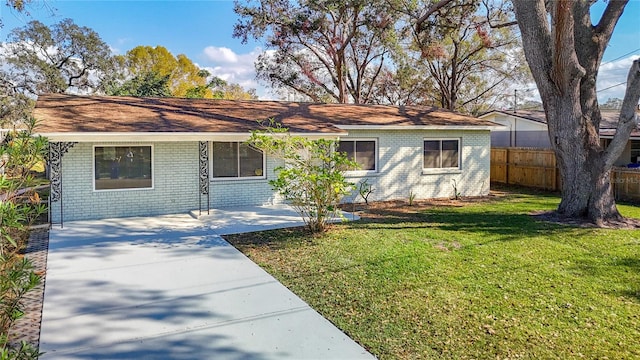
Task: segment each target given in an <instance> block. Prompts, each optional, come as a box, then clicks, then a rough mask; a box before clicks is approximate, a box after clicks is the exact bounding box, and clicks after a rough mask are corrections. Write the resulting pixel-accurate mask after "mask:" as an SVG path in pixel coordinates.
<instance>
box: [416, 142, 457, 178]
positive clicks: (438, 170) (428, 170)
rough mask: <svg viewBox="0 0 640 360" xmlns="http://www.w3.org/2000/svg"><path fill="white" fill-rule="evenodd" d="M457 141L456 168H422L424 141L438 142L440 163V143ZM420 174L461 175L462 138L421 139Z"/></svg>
mask: <svg viewBox="0 0 640 360" xmlns="http://www.w3.org/2000/svg"><path fill="white" fill-rule="evenodd" d="M447 140H457V141H458V166H457V167H446V168H444V167H439V168H426V167H424V142H425V141H440V155H441V156H440V159H441V160H440V161H442V141H447ZM422 173H423V174H425V175H432V174H460V173H462V138H446V137H445V138H423V139H422Z"/></svg>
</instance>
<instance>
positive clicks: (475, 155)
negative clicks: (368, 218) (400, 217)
mask: <svg viewBox="0 0 640 360" xmlns="http://www.w3.org/2000/svg"><path fill="white" fill-rule="evenodd" d="M348 138H376V139H378V151H379V153H378V173H377V174H371V175H367V176H350V177H349V180H350V181H352V182H354V183H356V184H357V183H359V182H360V181H362V180H364V179H365V178H366V179H368V182H369V184H371V185H372V186H373V189H374V192H373V193H372V194H371V195H370V196H369V200H373V201H376V200H396V199H408V198H409V193H410V192H413V193H414V194H415V196H416V197H415V198H416V199H426V198H447V197H451V196H453V194H454V191H453V186H452V185H453V180H454V179H455V181H456V183H457V187H458V192H459V193H460V194H461V195H462V196H479V195H487V194H488V193H489V170H490V160H491V156H490V155H491V154H490V151H491V149H490V143H491V136H490V132H489V131H416V130H403V131H385V132H384V135H382V133H381V132H379V131H355V130H351V131H349V136H347V137H343V139H348ZM429 138H432V139H442V138H459V139H461V144H460V147H461V159H462V163H461V167H460V170H459V171H455V172H446V171H443V172H430V173H426V172H425V173H423V171H422V161H423V160H422V156H423V140H424V139H429ZM345 201H346V202H350V201H355V202H362V201H364V200H363V199H362V198H361V197H360V196H359V194H358V192H357V190H356V191H354V193H353V194H352V195H351V196H350V197H348V198H346V199H345Z"/></svg>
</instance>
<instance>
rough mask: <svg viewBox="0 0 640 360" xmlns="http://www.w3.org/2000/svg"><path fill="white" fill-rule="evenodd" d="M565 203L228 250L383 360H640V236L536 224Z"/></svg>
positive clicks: (421, 214)
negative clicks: (255, 265)
mask: <svg viewBox="0 0 640 360" xmlns="http://www.w3.org/2000/svg"><path fill="white" fill-rule="evenodd" d="M558 202H559V199H558V197H557V196H553V195H544V194H508V195H506V196H504V197H499V198H493V199H492V200H490V201H484V202H478V203H470V204H465V205H464V206H445V205H441V206H433V205H427V206H420V205H418V206H414V207H411V208H409V207H406V206H405V207H395V208H387V209H379V210H371V213H372V214H370V217H369V218H365V219H363V220H360V221H356V222H351V223H346V224H341V225H337V226H335V227H334V228H333V229H331V230H330V231H329V232H327V233H325V234H322V235H320V236H310V235H309V234H306V233H305V232H304V231H302V230H301V229H289V230H277V231H269V232H262V233H253V234H244V235H236V236H230V237H229V238H228V240H229V241H230V242H232V243H233V244H234V245H235V246H236V247H238V248H239V249H240V250H241V251H243V252H244V253H245V254H247V255H248V256H249V257H251V258H252V259H253V260H254V261H256V262H257V263H258V264H260V265H261V266H263V267H264V268H265V269H266V270H267V271H268V272H270V273H271V274H273V275H274V276H275V277H276V278H277V279H278V280H280V281H281V282H282V283H283V284H285V285H286V286H287V287H289V288H290V289H291V290H292V291H294V292H295V293H296V294H298V295H299V296H300V297H301V298H303V299H304V300H305V301H307V302H308V303H309V304H310V305H311V306H312V307H313V308H315V309H316V310H317V311H319V312H320V313H321V314H323V315H324V316H325V317H326V318H328V319H329V320H330V321H331V322H333V323H334V324H336V325H337V326H338V327H339V328H340V329H342V330H343V331H344V332H345V333H347V334H348V335H349V336H351V337H352V338H353V339H355V340H356V341H357V342H359V343H360V344H361V345H363V346H364V347H365V348H367V349H368V350H369V351H370V352H371V353H373V354H374V355H375V356H377V357H379V358H381V359H395V358H401V359H415V358H459V359H466V358H481V359H485V358H502V359H504V358H562V359H564V358H579V357H585V358H591V359H595V358H598V359H605V358H609V359H623V358H624V359H631V358H640V341H639V340H638V339H640V232H638V231H634V230H611V229H594V228H579V227H570V226H565V225H558V224H551V223H545V222H539V221H536V220H535V219H534V218H532V217H531V216H530V215H529V214H530V213H531V212H533V211H536V210H551V209H554V208H555V207H556V206H557V204H558ZM620 210H621V212H622V213H623V214H624V215H626V216H630V217H640V208H637V207H633V206H620Z"/></svg>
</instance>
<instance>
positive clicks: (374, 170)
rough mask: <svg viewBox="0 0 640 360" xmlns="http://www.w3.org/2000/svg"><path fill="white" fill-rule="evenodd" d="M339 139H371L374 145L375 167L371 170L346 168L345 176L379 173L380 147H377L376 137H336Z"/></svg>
mask: <svg viewBox="0 0 640 360" xmlns="http://www.w3.org/2000/svg"><path fill="white" fill-rule="evenodd" d="M340 141H373V142H374V144H375V145H374V146H375V165H374V166H375V169H373V170H348V171H345V172H344V174H345V176H366V175H375V174H378V173H380V167H379V163H378V158H379V157H380V149H379V148H378V138H365V137H357V138H356V137H354V138H350V137H342V138H340V139H338V142H340Z"/></svg>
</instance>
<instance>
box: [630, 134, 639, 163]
mask: <svg viewBox="0 0 640 360" xmlns="http://www.w3.org/2000/svg"><path fill="white" fill-rule="evenodd" d="M631 162H632V163H634V164H638V163H640V141H638V140H631Z"/></svg>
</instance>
